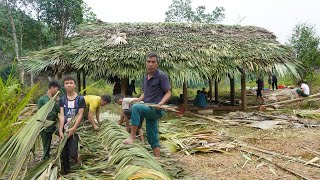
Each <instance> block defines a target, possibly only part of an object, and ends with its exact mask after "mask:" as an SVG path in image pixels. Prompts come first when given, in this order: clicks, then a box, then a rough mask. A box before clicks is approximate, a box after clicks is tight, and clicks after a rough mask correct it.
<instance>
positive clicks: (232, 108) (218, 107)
mask: <svg viewBox="0 0 320 180" xmlns="http://www.w3.org/2000/svg"><path fill="white" fill-rule="evenodd" d="M208 109H212V110H213V111H217V110H222V111H223V110H241V109H242V106H207V107H205V108H200V107H190V108H189V109H188V110H189V111H198V110H208Z"/></svg>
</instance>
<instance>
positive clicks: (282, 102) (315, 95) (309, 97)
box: [248, 93, 320, 109]
mask: <svg viewBox="0 0 320 180" xmlns="http://www.w3.org/2000/svg"><path fill="white" fill-rule="evenodd" d="M318 96H320V93H317V94H313V95H310V96H308V97H305V98H297V99H290V100H286V101H279V102H275V103H271V104H265V105H263V106H266V107H268V106H273V105H279V104H286V103H291V102H296V101H304V100H310V99H312V98H314V97H318ZM254 108H258V106H250V107H248V109H254Z"/></svg>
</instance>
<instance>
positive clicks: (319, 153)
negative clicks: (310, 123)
mask: <svg viewBox="0 0 320 180" xmlns="http://www.w3.org/2000/svg"><path fill="white" fill-rule="evenodd" d="M302 148H303V149H306V150H309V151H311V152H313V153H314V154H315V155H317V156H320V152H318V151H315V150H313V149H310V148H307V147H302Z"/></svg>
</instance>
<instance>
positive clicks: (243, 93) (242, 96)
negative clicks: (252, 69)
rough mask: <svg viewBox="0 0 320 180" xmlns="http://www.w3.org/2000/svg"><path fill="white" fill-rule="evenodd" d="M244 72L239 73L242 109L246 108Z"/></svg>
mask: <svg viewBox="0 0 320 180" xmlns="http://www.w3.org/2000/svg"><path fill="white" fill-rule="evenodd" d="M247 103H248V102H247V89H246V73H245V72H243V73H241V104H242V110H244V111H245V110H247Z"/></svg>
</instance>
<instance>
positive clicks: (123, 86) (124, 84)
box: [121, 78, 129, 96]
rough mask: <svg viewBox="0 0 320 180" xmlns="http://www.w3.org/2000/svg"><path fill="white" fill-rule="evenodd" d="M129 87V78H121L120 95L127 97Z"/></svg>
mask: <svg viewBox="0 0 320 180" xmlns="http://www.w3.org/2000/svg"><path fill="white" fill-rule="evenodd" d="M128 85H129V78H122V79H121V95H122V96H127V89H128Z"/></svg>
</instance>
